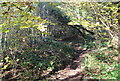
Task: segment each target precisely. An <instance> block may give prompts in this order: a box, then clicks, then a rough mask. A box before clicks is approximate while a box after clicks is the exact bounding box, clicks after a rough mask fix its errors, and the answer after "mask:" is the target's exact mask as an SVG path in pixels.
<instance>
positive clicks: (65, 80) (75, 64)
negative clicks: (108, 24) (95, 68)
mask: <svg viewBox="0 0 120 81" xmlns="http://www.w3.org/2000/svg"><path fill="white" fill-rule="evenodd" d="M72 46H73V47H74V48H75V50H76V51H75V53H74V55H75V56H74V58H73V59H72V62H71V63H70V64H69V65H67V66H65V68H64V69H62V70H58V71H57V72H55V74H53V75H50V78H48V79H52V80H55V81H81V80H82V79H83V75H84V74H83V73H82V71H84V68H83V65H82V64H81V61H82V59H83V57H84V54H85V53H87V52H88V50H84V49H82V48H81V46H79V45H77V43H76V44H73V45H72Z"/></svg>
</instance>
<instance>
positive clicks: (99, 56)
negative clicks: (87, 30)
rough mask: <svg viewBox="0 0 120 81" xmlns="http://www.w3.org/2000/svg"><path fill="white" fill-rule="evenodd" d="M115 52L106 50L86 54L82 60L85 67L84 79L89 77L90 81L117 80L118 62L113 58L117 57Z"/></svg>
mask: <svg viewBox="0 0 120 81" xmlns="http://www.w3.org/2000/svg"><path fill="white" fill-rule="evenodd" d="M118 55H119V53H118V52H117V51H113V50H111V49H107V50H104V51H97V52H92V53H90V54H86V55H85V57H84V59H83V65H84V67H85V69H86V70H85V72H84V73H85V76H84V78H85V77H87V76H89V77H91V79H117V80H118V79H119V71H120V69H119V67H120V65H119V64H118V60H117V61H116V60H114V57H116V56H118Z"/></svg>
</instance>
